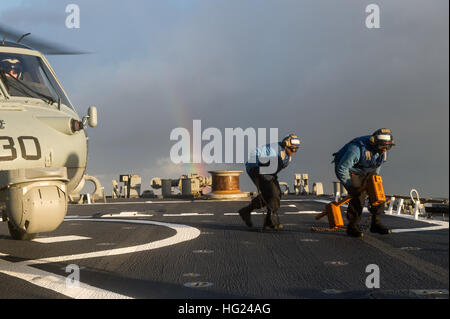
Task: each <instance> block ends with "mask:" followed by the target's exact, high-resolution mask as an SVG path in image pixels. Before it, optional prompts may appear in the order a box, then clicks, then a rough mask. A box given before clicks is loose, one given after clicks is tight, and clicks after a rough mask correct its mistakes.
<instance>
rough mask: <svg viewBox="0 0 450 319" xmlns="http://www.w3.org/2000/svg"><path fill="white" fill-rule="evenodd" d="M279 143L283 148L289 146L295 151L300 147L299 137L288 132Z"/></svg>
mask: <svg viewBox="0 0 450 319" xmlns="http://www.w3.org/2000/svg"><path fill="white" fill-rule="evenodd" d="M281 145H282V146H283V147H284V148H289V149H290V150H291V151H293V152H297V150H298V149H299V148H300V139H299V138H298V137H297V136H296V135H294V134H290V135H289V136H287V137H285V138H284V139H283V141H282V142H281Z"/></svg>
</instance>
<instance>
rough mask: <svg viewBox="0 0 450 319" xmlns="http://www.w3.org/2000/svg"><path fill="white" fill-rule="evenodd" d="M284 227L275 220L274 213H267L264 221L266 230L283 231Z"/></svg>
mask: <svg viewBox="0 0 450 319" xmlns="http://www.w3.org/2000/svg"><path fill="white" fill-rule="evenodd" d="M282 228H283V225H282V224H280V223H276V222H275V221H274V218H273V213H272V212H270V211H269V212H267V215H266V218H265V219H264V226H263V229H264V230H279V229H282Z"/></svg>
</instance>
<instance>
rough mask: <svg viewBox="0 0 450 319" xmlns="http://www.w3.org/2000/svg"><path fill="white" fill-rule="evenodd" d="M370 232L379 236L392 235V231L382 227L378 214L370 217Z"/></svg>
mask: <svg viewBox="0 0 450 319" xmlns="http://www.w3.org/2000/svg"><path fill="white" fill-rule="evenodd" d="M370 232H372V233H377V234H381V235H388V234H391V233H392V230H390V229H389V228H387V227H386V226H384V225H383V224H382V223H381V222H380V215H379V214H373V215H372V224H371V226H370Z"/></svg>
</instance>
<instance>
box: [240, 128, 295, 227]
mask: <svg viewBox="0 0 450 319" xmlns="http://www.w3.org/2000/svg"><path fill="white" fill-rule="evenodd" d="M299 147H300V140H299V139H298V137H297V136H295V135H294V134H291V135H289V136H287V137H286V138H284V139H283V141H281V142H278V143H273V144H267V145H264V146H261V147H258V148H256V149H255V150H254V151H252V152H251V153H250V156H249V160H248V161H247V162H246V163H245V168H246V170H247V174H248V175H249V176H250V178H251V180H252V181H253V183H254V184H255V185H256V188H257V189H258V193H259V194H258V196H257V197H256V198H254V199H253V200H252V201H251V203H250V205H248V206H246V207H244V208H241V209H240V210H239V215H240V216H241V218H242V219H243V220H244V222H245V224H246V225H247V226H248V227H253V223H252V221H251V217H250V214H251V212H252V211H253V210H254V209H260V208H263V207H266V208H267V215H266V218H265V220H264V226H263V228H264V229H265V230H268V229H281V228H282V227H283V225H282V224H280V223H279V221H277V222H275V221H274V214H277V211H278V209H279V208H280V200H281V190H280V184H279V183H278V176H277V174H278V173H279V172H280V171H281V170H282V169H284V168H286V167H287V166H288V165H289V163H290V162H291V161H292V156H293V155H294V153H295V152H297V150H298V149H299Z"/></svg>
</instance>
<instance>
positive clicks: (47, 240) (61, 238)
mask: <svg viewBox="0 0 450 319" xmlns="http://www.w3.org/2000/svg"><path fill="white" fill-rule="evenodd" d="M86 239H92V238H91V237H83V236H58V237H45V238H36V239H33V241H34V242H38V243H41V244H52V243H62V242H66V241H75V240H86Z"/></svg>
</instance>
